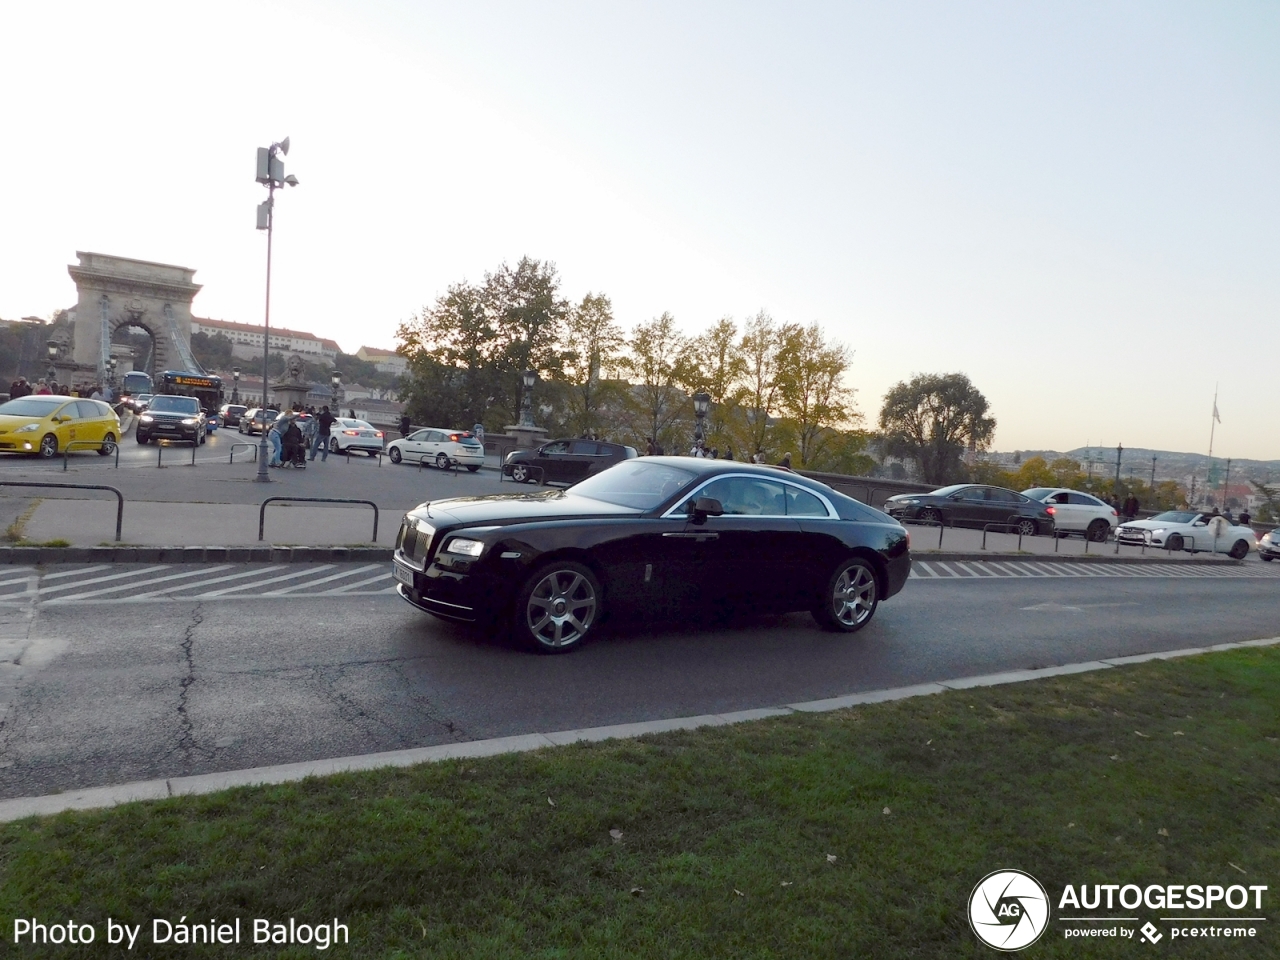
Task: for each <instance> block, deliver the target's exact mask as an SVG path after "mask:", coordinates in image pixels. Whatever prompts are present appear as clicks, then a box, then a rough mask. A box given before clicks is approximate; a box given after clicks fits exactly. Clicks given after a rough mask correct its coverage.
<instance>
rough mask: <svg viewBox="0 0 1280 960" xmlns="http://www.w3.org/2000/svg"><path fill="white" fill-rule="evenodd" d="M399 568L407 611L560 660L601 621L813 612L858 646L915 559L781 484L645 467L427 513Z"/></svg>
mask: <svg viewBox="0 0 1280 960" xmlns="http://www.w3.org/2000/svg"><path fill="white" fill-rule="evenodd" d="M393 566H394V573H395V577H396V579H397V581H399V592H400V595H401V596H402V597H403V598H404V599H405V600H407V601H408V602H409V603H411V604H413V605H414V606H415V607H418V608H419V609H421V610H425V611H427V612H428V613H432V614H435V615H436V616H438V617H442V618H444V619H447V620H459V621H464V622H480V623H485V624H488V625H490V626H496V627H498V628H500V629H505V628H506V627H507V626H508V625H509V626H510V627H511V628H512V629H513V630H514V633H515V636H516V637H517V639H519V640H521V641H522V642H524V643H526V644H528V645H530V646H532V647H533V648H534V649H536V650H540V651H545V652H563V651H567V650H570V649H573V648H576V647H577V646H579V645H580V644H581V643H582V641H583V640H585V639H586V638H587V637H588V636H590V635H591V634H592V633H594V632H595V630H596V627H597V626H598V624H599V623H600V622H601V619H602V617H603V616H604V614H605V612H606V611H607V612H608V613H609V614H610V615H613V616H622V615H624V614H625V615H629V616H641V617H661V618H678V617H685V618H690V619H694V620H698V621H701V620H702V619H703V618H704V617H707V616H723V615H732V614H736V613H746V612H787V611H792V610H809V611H812V613H813V615H814V617H816V618H817V620H818V621H819V622H820V623H821V624H822V625H823V626H825V627H827V628H829V629H832V630H838V631H844V632H849V633H851V632H853V631H855V630H858V629H861V628H862V627H863V626H865V625H866V624H867V622H868V621H869V620H870V619H871V617H872V615H873V614H874V613H875V610H876V606H877V604H878V603H879V602H880V601H881V600H883V599H885V598H887V597H891V596H893V595H894V594H895V593H897V592H898V591H899V590H901V589H902V587H903V584H905V583H906V580H907V575H908V573H909V572H910V569H911V558H910V550H909V537H908V534H907V531H906V530H905V529H904V528H903V527H902V526H901V525H900V524H899V523H898V522H897V521H895V520H892V519H890V518H889V517H888V516H886V515H885V514H883V513H881V512H880V511H878V510H874V509H872V508H870V507H867V506H865V505H863V504H861V503H859V502H858V501H856V500H853V499H851V498H849V497H847V496H844V495H843V494H840V493H837V492H836V491H834V490H832V489H831V488H830V487H827V486H825V485H824V484H821V483H818V482H816V481H813V480H809V479H807V478H805V477H802V476H800V475H798V474H795V473H791V472H790V471H787V470H781V469H778V468H775V467H766V466H755V465H752V464H744V463H736V462H733V461H727V460H703V459H695V458H691V457H641V458H637V459H631V460H626V461H623V462H622V463H620V464H617V465H616V466H613V467H610V468H609V469H607V470H604V471H602V472H601V473H599V474H597V475H595V476H593V477H589V478H588V479H586V480H584V481H582V482H581V483H578V484H576V485H574V486H572V487H570V488H569V489H567V490H551V491H545V492H539V493H528V494H508V495H501V494H499V495H496V496H484V497H458V498H455V499H450V500H435V501H432V502H430V503H424V504H422V505H421V506H419V507H417V508H416V509H414V510H412V511H410V512H409V513H408V514H406V515H405V518H404V520H403V521H402V522H401V525H400V532H399V534H398V536H397V538H396V547H395V556H394V561H393Z"/></svg>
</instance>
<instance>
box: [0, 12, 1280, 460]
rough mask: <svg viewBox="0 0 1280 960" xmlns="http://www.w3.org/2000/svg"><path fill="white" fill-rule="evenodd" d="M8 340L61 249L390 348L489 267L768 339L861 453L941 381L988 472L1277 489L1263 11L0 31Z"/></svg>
mask: <svg viewBox="0 0 1280 960" xmlns="http://www.w3.org/2000/svg"><path fill="white" fill-rule="evenodd" d="M0 18H2V20H0V22H3V23H4V24H5V30H4V34H3V37H0V106H2V108H3V109H0V116H2V117H3V118H4V123H5V132H6V134H7V136H5V138H4V140H3V146H0V317H5V318H10V319H11V318H14V317H20V316H28V315H36V316H48V315H49V314H51V313H52V312H53V311H54V310H56V309H59V308H61V307H66V306H70V305H72V304H73V303H74V302H75V299H76V295H75V287H74V284H73V283H72V281H71V279H70V277H69V276H68V274H67V270H66V267H67V265H68V264H69V263H73V262H75V252H76V251H77V250H92V251H98V252H102V253H109V254H115V255H119V256H127V257H136V258H139V259H144V260H156V261H161V262H165V263H176V264H181V265H183V266H187V267H193V268H195V269H196V271H197V273H196V281H197V282H199V283H202V284H204V289H203V290H202V291H201V293H200V294H199V295H198V296H197V298H196V301H195V304H194V311H195V313H196V315H198V316H206V317H213V318H217V319H224V320H236V321H241V322H247V323H261V322H262V313H263V298H264V287H265V259H266V258H265V254H266V250H265V246H266V245H265V236H264V235H263V234H262V233H261V232H259V231H256V230H255V229H254V217H255V207H256V206H257V204H258V203H260V202H261V201H262V200H263V199H264V198H265V190H264V189H263V188H262V187H261V186H260V185H258V184H256V183H255V182H254V179H253V163H254V155H255V150H256V148H257V147H259V146H267V145H268V144H270V143H271V142H273V141H277V140H280V139H282V138H283V137H285V136H288V137H290V142H291V151H290V153H289V156H288V157H287V158H286V169H287V172H289V173H292V174H294V175H296V176H297V177H298V179H299V181H300V186H298V187H297V188H296V189H292V190H288V191H287V192H286V193H285V194H284V195H282V196H280V197H279V198H278V201H277V209H276V223H275V230H274V233H275V239H274V249H273V257H274V259H273V267H272V323H273V325H279V326H287V327H291V328H294V329H300V330H308V331H311V332H314V333H315V334H317V335H319V336H322V337H329V338H332V339H334V340H336V341H338V343H339V344H340V345H341V346H342V347H343V349H344V350H346V351H349V352H354V351H355V350H356V349H357V348H358V347H359V346H360V345H362V344H367V345H370V346H384V347H391V346H393V345H394V343H395V332H396V329H397V327H398V326H399V324H400V323H402V322H404V321H406V320H408V319H410V318H411V317H412V316H413V315H414V314H415V313H416V312H418V311H419V310H420V309H422V307H423V306H425V305H429V304H430V303H432V302H433V301H434V300H435V298H436V297H437V296H439V295H441V294H443V293H444V292H445V290H446V288H447V287H448V286H449V285H450V284H453V283H458V282H461V281H464V280H467V281H480V280H482V279H483V276H484V274H485V273H486V272H487V271H492V270H494V269H496V268H497V267H498V266H499V265H501V264H502V263H504V262H507V263H514V262H516V261H517V260H518V259H519V258H520V257H521V256H524V255H528V256H531V257H534V258H537V259H543V260H549V261H553V262H554V263H555V264H556V266H557V268H558V270H559V273H560V277H561V281H562V290H563V292H564V294H565V295H566V296H568V297H570V298H572V299H574V300H576V299H579V298H581V296H582V295H583V294H585V293H587V292H595V293H604V294H607V295H608V296H609V297H610V298H611V299H612V301H613V305H614V312H615V316H616V318H617V320H618V321H619V322H620V323H621V324H622V325H623V326H624V327H627V328H630V327H632V326H634V325H635V324H637V323H640V322H644V321H646V320H649V319H651V318H652V317H654V316H657V315H658V314H660V313H662V312H663V311H670V312H671V313H672V314H673V315H674V317H675V318H676V321H677V323H678V324H679V326H680V327H681V328H682V329H683V330H684V331H685V332H687V333H690V334H695V333H697V332H699V331H700V330H702V329H703V328H705V327H707V326H709V325H710V324H711V323H713V322H714V321H715V320H717V319H719V318H720V317H723V316H730V317H733V318H734V319H736V320H738V321H739V322H742V321H743V320H744V319H745V318H747V317H748V316H750V315H752V314H754V313H756V312H757V311H760V310H764V311H767V312H768V313H770V314H771V315H772V316H773V317H774V318H775V319H777V320H778V321H780V322H795V323H804V324H808V323H812V322H817V323H820V324H821V325H822V326H823V327H824V329H825V330H826V331H827V332H828V334H829V335H830V336H832V337H833V338H836V339H839V340H841V341H842V342H844V343H845V344H847V345H848V346H849V347H850V348H851V349H852V350H853V351H854V354H853V362H852V364H851V367H850V371H849V376H848V383H849V385H850V386H851V387H853V388H854V389H855V390H856V391H857V393H856V400H857V408H858V410H859V412H860V413H861V414H863V416H864V417H865V418H866V424H867V425H869V426H874V424H875V421H876V417H877V416H878V413H879V406H880V399H881V397H882V396H883V395H884V393H885V391H886V390H888V389H889V388H890V387H892V386H893V385H894V384H895V383H897V382H899V381H902V380H906V379H909V378H910V377H911V376H913V375H914V374H916V373H948V372H962V373H965V374H967V375H968V376H969V377H970V379H971V380H972V381H973V383H974V384H975V385H976V386H977V387H978V389H980V390H981V391H982V392H983V394H985V396H986V397H987V398H988V400H989V401H990V403H991V413H992V414H993V415H994V416H995V418H996V420H997V424H998V426H997V430H996V436H995V443H994V445H995V447H996V448H997V449H1001V450H1013V449H1026V448H1037V449H1040V448H1049V449H1059V450H1064V449H1071V448H1074V447H1079V446H1084V445H1085V444H1086V443H1088V444H1092V445H1094V446H1114V445H1115V444H1116V443H1123V444H1124V445H1125V446H1126V447H1148V448H1155V449H1172V450H1186V451H1199V452H1204V451H1206V450H1207V447H1208V443H1209V431H1210V420H1211V414H1212V408H1213V397H1214V390H1215V384H1216V385H1218V409H1219V411H1220V415H1221V423H1220V424H1218V425H1216V428H1215V431H1216V432H1215V437H1214V453H1215V454H1217V455H1220V456H1232V457H1237V458H1254V459H1275V458H1280V443H1278V442H1277V431H1276V429H1275V425H1274V417H1273V411H1274V410H1275V404H1274V401H1273V399H1272V398H1273V396H1274V392H1275V391H1274V387H1272V385H1271V383H1272V380H1273V378H1272V376H1271V375H1270V374H1271V369H1270V368H1271V367H1272V366H1273V365H1274V362H1275V360H1276V358H1277V357H1280V349H1277V348H1280V326H1278V325H1277V323H1276V318H1277V307H1278V306H1280V162H1278V161H1280V129H1278V126H1280V124H1278V121H1280V58H1277V57H1276V55H1275V51H1276V50H1277V49H1280V5H1276V4H1273V3H1242V2H1238V3H1232V2H1205V3H1179V2H1168V0H1166V2H1158V3H1142V2H1132V3H1125V4H1115V3H1089V2H1070V3H1066V2H1063V3H1052V2H1038V3H1025V2H1016V3H1013V2H1011V3H1000V2H985V3H984V2H976V3H969V4H955V3H949V2H937V3H931V2H918V3H911V2H903V3H892V4H886V3H856V2H843V3H816V2H809V3H806V2H800V0H797V2H791V3H786V4H783V3H759V2H746V0H735V2H725V3H715V2H702V3H699V2H682V3H675V2H672V3H662V2H645V3H628V2H623V0H617V2H611V3H608V4H600V3H585V2H584V3H576V2H557V0H544V2H541V3H532V2H524V3H514V2H512V3H505V2H502V3H500V2H484V0H470V2H455V3H433V2H390V0H384V2H373V0H363V2H350V3H344V2H336V0H308V2H291V0H256V2H253V3H239V2H234V0H230V2H219V3H174V2H172V0H169V2H164V3H144V2H133V0H117V2H114V3H111V4H103V3H100V2H95V3H58V2H54V0H50V2H45V3H40V4H31V3H18V2H16V0H0Z"/></svg>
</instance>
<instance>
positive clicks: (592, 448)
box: [502, 440, 639, 483]
mask: <svg viewBox="0 0 1280 960" xmlns="http://www.w3.org/2000/svg"><path fill="white" fill-rule="evenodd" d="M637 456H639V453H637V452H636V448H635V447H624V446H623V445H622V444H620V443H605V442H603V441H601V440H553V441H551V442H550V443H544V444H543V445H542V446H541V447H539V448H538V449H536V450H513V451H511V452H510V453H509V454H507V459H506V461H505V462H504V463H503V464H502V472H503V474H505V475H506V476H508V477H510V478H511V479H512V480H515V481H516V482H517V483H532V482H535V481H536V482H538V483H577V482H578V481H579V480H581V479H583V478H584V477H589V476H591V475H592V474H594V473H599V472H600V471H601V470H606V469H608V468H609V467H612V466H613V465H614V464H615V463H621V462H622V461H623V460H629V459H631V458H632V457H637Z"/></svg>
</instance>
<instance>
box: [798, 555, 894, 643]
mask: <svg viewBox="0 0 1280 960" xmlns="http://www.w3.org/2000/svg"><path fill="white" fill-rule="evenodd" d="M879 605H880V583H879V581H878V580H876V572H875V570H874V569H872V567H871V564H870V563H868V562H867V561H866V560H862V559H860V558H857V557H855V558H854V559H852V560H846V561H844V562H843V563H842V564H840V565H839V566H838V567H836V569H835V571H834V572H833V573H832V574H831V578H830V579H829V580H828V581H827V588H826V591H825V592H824V593H823V595H822V598H821V599H820V600H819V601H818V604H817V606H815V607H814V608H813V618H814V619H815V620H817V621H818V624H819V626H821V627H822V628H823V629H824V630H833V631H835V632H837V633H855V632H857V631H858V630H861V629H862V628H863V627H865V626H866V625H867V624H868V623H869V622H870V621H871V618H872V617H873V616H875V612H876V607H877V606H879Z"/></svg>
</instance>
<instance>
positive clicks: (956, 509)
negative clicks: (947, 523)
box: [951, 486, 991, 527]
mask: <svg viewBox="0 0 1280 960" xmlns="http://www.w3.org/2000/svg"><path fill="white" fill-rule="evenodd" d="M952 504H953V506H952V508H951V513H952V517H953V520H952V522H953V523H956V524H959V525H960V526H966V527H981V526H982V525H983V524H984V523H990V522H991V521H990V520H988V519H987V491H986V487H978V486H973V487H965V488H964V489H963V490H957V491H956V492H955V493H954V494H952Z"/></svg>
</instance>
